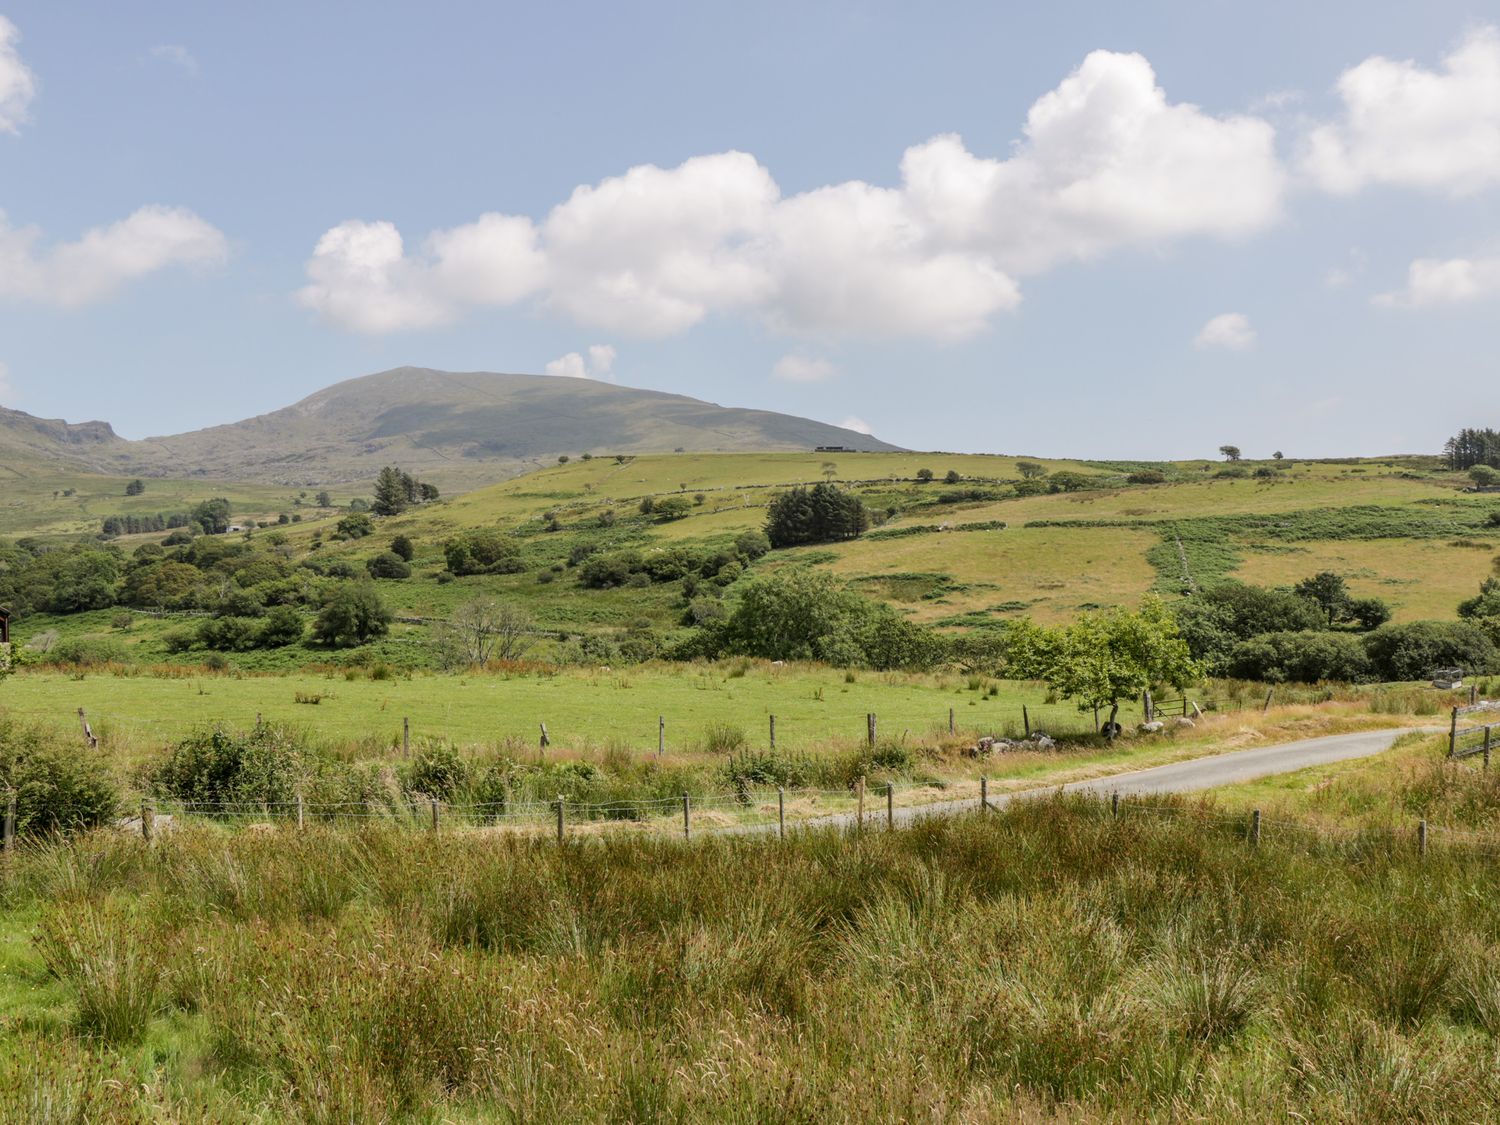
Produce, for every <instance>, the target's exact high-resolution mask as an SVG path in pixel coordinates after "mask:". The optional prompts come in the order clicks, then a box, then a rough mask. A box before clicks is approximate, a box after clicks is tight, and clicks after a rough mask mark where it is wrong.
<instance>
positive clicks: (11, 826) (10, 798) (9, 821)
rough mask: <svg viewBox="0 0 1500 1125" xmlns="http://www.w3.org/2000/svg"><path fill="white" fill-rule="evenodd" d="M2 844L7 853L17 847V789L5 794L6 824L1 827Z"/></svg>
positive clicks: (0, 839)
mask: <svg viewBox="0 0 1500 1125" xmlns="http://www.w3.org/2000/svg"><path fill="white" fill-rule="evenodd" d="M0 846H3V847H4V849H5V851H6V852H7V853H9V852H13V851H15V849H16V791H15V790H14V789H12V790H10V791H9V792H8V793H6V794H5V824H4V827H3V828H0Z"/></svg>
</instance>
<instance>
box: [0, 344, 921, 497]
mask: <svg viewBox="0 0 1500 1125" xmlns="http://www.w3.org/2000/svg"><path fill="white" fill-rule="evenodd" d="M820 445H832V446H844V447H846V448H849V449H859V450H872V451H880V450H894V449H897V448H899V447H897V446H894V445H890V444H888V443H886V442H883V441H879V440H878V439H876V438H873V437H869V436H867V435H865V434H861V433H857V432H855V431H853V430H847V429H844V428H842V427H840V426H830V425H828V424H826V423H824V422H814V421H812V420H811V419H807V418H798V417H795V416H794V415H790V414H778V413H775V412H773V411H766V410H747V409H742V408H739V407H725V406H718V405H716V404H714V403H710V402H702V401H700V400H698V399H695V398H688V397H687V396H685V395H674V394H665V393H662V392H660V391H645V390H638V389H635V388H631V387H621V386H615V385H613V384H610V383H599V382H595V381H593V380H588V379H564V378H555V377H550V376H542V375H499V374H493V373H490V372H484V371H471V372H461V373H455V372H447V371H432V370H429V369H426V368H420V367H398V368H396V369H395V370H393V371H383V372H380V373H379V374H376V375H366V376H363V377H361V378H357V379H349V380H346V381H345V382H342V383H337V384H335V385H334V386H331V387H328V388H327V389H325V390H322V391H319V392H317V393H316V394H314V395H310V396H309V397H307V398H305V399H303V400H302V401H301V402H298V403H295V404H293V405H292V406H288V407H285V408H283V409H281V410H277V411H274V412H272V413H270V414H262V415H259V416H258V417H255V418H247V419H245V420H244V421H242V422H233V423H230V424H228V425H223V426H213V427H211V428H209V429H206V430H197V431H194V432H192V433H186V434H175V435H172V436H170V437H156V438H147V439H145V440H143V441H125V440H123V439H121V438H119V437H118V436H116V435H115V433H114V431H113V430H111V429H110V428H109V426H108V425H107V424H105V423H102V422H88V423H83V424H82V425H79V426H69V425H68V424H67V423H63V422H50V421H44V420H41V419H35V418H32V417H31V416H30V415H27V414H22V413H20V412H19V411H11V410H4V411H3V412H0V450H4V449H6V448H10V447H12V446H15V447H17V448H19V449H25V450H28V451H31V452H34V453H41V454H43V455H46V456H49V457H51V458H54V459H57V460H60V461H63V462H66V463H70V464H73V465H76V466H78V467H80V468H87V469H91V470H95V471H100V472H110V473H120V474H140V475H143V476H171V477H193V476H202V477H205V478H208V479H215V480H255V481H264V482H267V483H276V484H288V485H298V486H306V485H328V484H340V483H345V482H351V481H367V480H370V479H373V477H374V475H375V473H376V472H377V471H378V470H379V469H380V467H381V466H382V465H388V464H397V465H400V466H401V467H402V468H403V469H406V470H407V471H408V472H411V473H413V474H415V475H417V476H419V477H422V478H423V479H425V480H431V481H433V482H434V483H435V484H438V485H439V486H440V487H444V488H446V489H449V490H453V489H463V488H469V487H474V486H477V485H479V484H483V483H486V482H490V481H495V480H499V479H502V478H504V477H508V476H514V475H516V474H517V473H521V472H525V471H526V470H528V469H532V468H535V467H537V466H539V465H544V464H550V463H552V462H555V461H556V460H557V458H558V457H559V456H561V455H563V454H568V455H571V456H577V455H578V454H581V453H595V454H604V453H652V452H670V451H672V450H674V449H685V450H694V451H703V452H708V451H748V450H766V451H789V450H811V449H813V448H815V447H817V446H820Z"/></svg>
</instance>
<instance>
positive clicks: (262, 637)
mask: <svg viewBox="0 0 1500 1125" xmlns="http://www.w3.org/2000/svg"><path fill="white" fill-rule="evenodd" d="M301 640H302V614H300V613H298V612H297V611H296V610H295V609H293V608H292V607H291V606H289V605H279V606H277V607H276V608H275V609H273V610H272V611H271V612H270V613H268V614H266V616H265V618H264V619H263V620H262V621H261V623H260V630H259V633H258V635H257V637H256V643H257V644H258V645H259V647H261V648H285V647H286V646H287V645H294V644H297V643H298V642H299V641H301Z"/></svg>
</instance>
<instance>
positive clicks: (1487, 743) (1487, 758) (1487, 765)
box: [1484, 726, 1495, 769]
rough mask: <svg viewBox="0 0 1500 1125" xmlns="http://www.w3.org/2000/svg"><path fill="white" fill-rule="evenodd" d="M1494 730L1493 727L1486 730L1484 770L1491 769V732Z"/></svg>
mask: <svg viewBox="0 0 1500 1125" xmlns="http://www.w3.org/2000/svg"><path fill="white" fill-rule="evenodd" d="M1494 729H1495V728H1494V727H1493V726H1487V727H1485V728H1484V768H1485V769H1489V768H1490V732H1491V731H1492V730H1494Z"/></svg>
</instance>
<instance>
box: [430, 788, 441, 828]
mask: <svg viewBox="0 0 1500 1125" xmlns="http://www.w3.org/2000/svg"><path fill="white" fill-rule="evenodd" d="M442 815H443V802H442V801H439V800H438V799H437V798H436V797H434V798H433V799H432V830H433V831H434V832H436V831H437V830H438V820H439V818H440V817H441V816H442Z"/></svg>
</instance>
